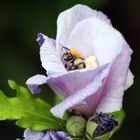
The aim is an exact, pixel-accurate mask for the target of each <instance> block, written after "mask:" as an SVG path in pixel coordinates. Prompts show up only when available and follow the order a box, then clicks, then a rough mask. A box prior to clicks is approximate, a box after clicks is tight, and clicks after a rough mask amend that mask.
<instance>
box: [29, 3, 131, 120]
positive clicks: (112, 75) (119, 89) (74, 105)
mask: <svg viewBox="0 0 140 140" xmlns="http://www.w3.org/2000/svg"><path fill="white" fill-rule="evenodd" d="M37 41H38V42H39V44H40V45H41V47H40V58H41V62H42V66H43V67H44V69H45V70H46V71H47V76H44V75H39V74H38V75H36V76H33V77H31V78H29V79H28V80H27V82H26V83H27V85H28V87H29V88H30V90H31V91H32V92H33V93H37V92H40V89H39V88H38V86H40V85H42V84H46V83H47V84H48V85H49V86H50V87H51V88H52V89H53V90H54V92H55V93H56V94H58V95H59V96H61V97H62V99H63V101H62V102H61V103H60V104H58V105H56V106H55V107H53V108H52V109H51V112H52V113H53V114H54V115H55V116H57V117H60V118H63V114H64V112H65V111H66V110H68V109H69V110H71V109H75V110H78V111H80V112H82V113H84V114H85V115H87V116H89V115H91V114H93V113H94V112H103V113H108V112H114V111H119V110H120V109H121V108H122V101H123V95H124V91H125V90H126V89H127V88H128V87H130V86H131V85H132V83H133V74H132V73H131V71H130V70H129V63H130V60H131V54H132V50H131V49H130V47H129V45H128V44H127V42H126V41H125V39H124V37H123V36H122V35H121V33H120V32H119V31H117V30H116V29H115V28H113V26H112V24H111V22H110V20H109V19H108V18H107V16H105V15H104V14H103V13H102V12H99V11H96V10H92V9H91V8H89V7H87V6H84V5H80V4H78V5H76V6H74V7H72V8H70V9H68V10H66V11H64V12H62V13H60V15H59V16H58V20H57V36H56V40H53V39H50V38H48V37H47V36H45V35H43V34H39V35H38V39H37ZM67 48H68V49H69V50H68V52H70V51H71V50H76V51H77V52H78V53H79V54H80V57H79V58H80V61H82V63H80V67H81V64H84V65H83V68H82V69H80V68H79V65H76V64H75V63H76V62H75V60H72V61H71V62H70V63H64V62H63V61H62V58H64V60H65V61H66V59H65V57H64V56H65V55H69V53H66V49H67ZM77 52H76V55H77V54H78V53H77ZM74 53H75V52H74ZM74 53H73V54H74ZM68 58H70V59H71V55H70V56H69V57H68ZM77 60H78V61H79V59H77ZM67 61H68V59H67ZM72 69H73V70H72Z"/></svg>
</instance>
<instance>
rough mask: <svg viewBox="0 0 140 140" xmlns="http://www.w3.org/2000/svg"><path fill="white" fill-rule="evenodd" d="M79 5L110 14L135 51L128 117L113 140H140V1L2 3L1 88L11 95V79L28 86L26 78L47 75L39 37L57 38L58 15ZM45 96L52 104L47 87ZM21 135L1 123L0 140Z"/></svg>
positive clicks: (126, 99) (126, 106) (10, 125)
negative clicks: (42, 63)
mask: <svg viewBox="0 0 140 140" xmlns="http://www.w3.org/2000/svg"><path fill="white" fill-rule="evenodd" d="M77 3H82V4H86V5H89V6H90V7H92V8H95V9H98V10H101V11H103V12H104V13H105V14H107V15H108V17H109V18H110V19H111V21H112V23H113V26H114V27H115V28H117V29H118V30H119V31H120V32H121V33H122V34H123V35H124V36H125V39H126V40H127V42H128V43H129V45H130V46H131V48H132V49H133V50H134V53H133V55H132V61H131V70H132V72H133V74H134V75H135V84H134V85H133V86H132V87H131V88H130V89H129V90H128V91H127V92H126V94H125V97H124V109H125V111H126V113H127V117H126V119H125V121H124V123H123V126H122V128H121V129H120V131H119V132H118V133H117V134H115V135H114V136H113V138H112V140H136V139H139V137H140V117H139V116H140V94H139V81H138V79H140V74H139V72H140V59H139V57H140V0H46V1H32V0H30V1H29V2H26V1H25V0H20V1H18V0H17V1H16V0H15V1H14V0H9V1H8V0H5V1H0V89H2V90H4V91H5V92H6V93H8V94H10V93H9V92H10V90H9V88H8V86H7V80H8V79H13V80H16V81H17V82H18V83H20V84H22V85H25V81H26V80H27V78H29V77H31V76H32V75H35V74H37V73H41V74H45V70H44V69H43V68H42V67H41V65H40V59H39V47H38V44H37V43H36V41H35V39H36V34H37V33H39V32H42V33H44V34H46V35H48V36H49V37H53V38H55V34H56V19H57V16H58V14H59V13H60V12H61V11H63V10H65V9H67V8H70V7H72V6H73V5H75V4H77ZM48 92H49V93H48ZM43 93H44V95H49V97H48V96H45V97H44V98H45V99H46V100H48V101H50V102H52V100H53V99H52V96H53V93H52V91H51V90H50V89H49V88H48V87H44V92H43ZM44 95H43V94H41V96H44ZM50 99H51V100H50ZM22 133H23V129H21V128H18V127H16V126H15V125H14V122H12V121H5V122H0V140H15V139H16V138H17V137H19V138H20V137H21V136H22Z"/></svg>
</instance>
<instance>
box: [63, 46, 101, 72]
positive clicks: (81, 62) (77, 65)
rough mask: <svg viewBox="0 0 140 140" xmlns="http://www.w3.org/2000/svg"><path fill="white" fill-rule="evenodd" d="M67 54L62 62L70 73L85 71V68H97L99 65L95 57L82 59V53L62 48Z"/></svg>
mask: <svg viewBox="0 0 140 140" xmlns="http://www.w3.org/2000/svg"><path fill="white" fill-rule="evenodd" d="M62 48H63V49H64V50H65V53H64V54H63V56H62V62H63V64H64V66H65V68H66V69H67V70H68V71H71V70H76V69H83V68H97V66H98V64H97V61H96V57H95V56H89V57H87V58H82V57H81V54H80V52H78V51H77V50H73V49H68V48H66V47H62Z"/></svg>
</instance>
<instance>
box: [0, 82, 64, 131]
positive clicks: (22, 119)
mask: <svg viewBox="0 0 140 140" xmlns="http://www.w3.org/2000/svg"><path fill="white" fill-rule="evenodd" d="M8 83H9V86H10V88H11V89H14V90H16V96H15V97H7V96H6V95H5V94H4V92H2V91H0V120H17V122H16V124H17V125H18V126H20V127H22V128H30V129H32V130H47V129H65V121H64V120H61V119H59V118H56V117H54V116H53V115H52V114H51V112H50V109H51V106H50V105H49V104H47V103H46V102H45V101H43V100H41V99H40V98H36V97H34V96H33V95H32V94H31V93H30V92H29V91H28V90H27V89H26V88H24V87H22V86H19V85H18V84H17V83H16V82H15V81H11V80H9V81H8Z"/></svg>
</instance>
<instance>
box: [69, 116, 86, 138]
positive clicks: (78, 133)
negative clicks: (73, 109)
mask: <svg viewBox="0 0 140 140" xmlns="http://www.w3.org/2000/svg"><path fill="white" fill-rule="evenodd" d="M85 128H86V120H85V119H84V118H83V117H81V116H72V117H70V119H69V120H68V121H67V124H66V129H67V131H68V133H69V134H70V135H72V136H74V137H82V136H83V135H84V133H85Z"/></svg>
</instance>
